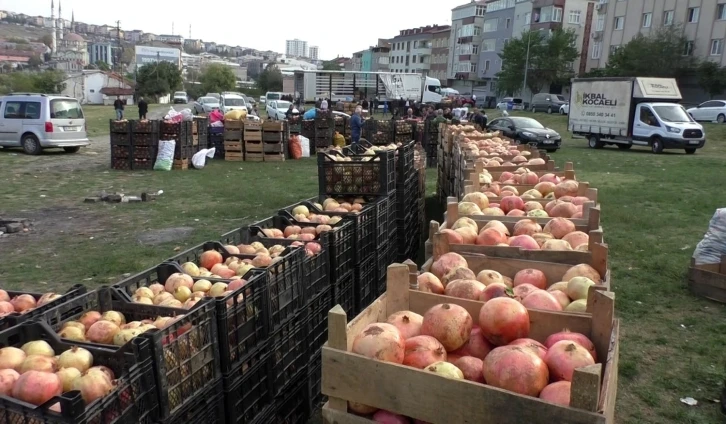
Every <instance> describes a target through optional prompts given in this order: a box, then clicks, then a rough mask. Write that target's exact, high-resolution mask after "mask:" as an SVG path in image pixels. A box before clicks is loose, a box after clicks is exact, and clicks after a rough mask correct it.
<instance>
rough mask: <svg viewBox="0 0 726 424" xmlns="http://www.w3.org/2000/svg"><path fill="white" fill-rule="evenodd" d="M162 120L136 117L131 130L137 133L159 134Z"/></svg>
mask: <svg viewBox="0 0 726 424" xmlns="http://www.w3.org/2000/svg"><path fill="white" fill-rule="evenodd" d="M160 122H161V121H159V120H156V119H154V120H144V121H139V120H137V119H134V120H132V121H131V132H133V133H137V134H158V133H159V123H160Z"/></svg>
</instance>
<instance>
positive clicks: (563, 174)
mask: <svg viewBox="0 0 726 424" xmlns="http://www.w3.org/2000/svg"><path fill="white" fill-rule="evenodd" d="M554 162H555V161H550V162H548V164H549V163H551V164H552V167H551V168H552V169H546V170H540V171H535V170H530V169H529V167H528V166H529V165H527V164H521V165H522V168H526V169H527V170H528V171H530V172H533V173H535V174H537V176H538V177H541V176H543V175H545V174H554V175H556V176H557V177H559V178H560V179H565V180H576V178H575V166H574V164H573V163H572V162H566V163H565V169H564V170H562V171H560V170H558V169H556V168H555V166H554ZM479 163H480V164H481V162H479ZM475 169H476V167H475ZM486 172H488V173H489V175H491V176H492V181H499V180H500V178H501V176H502V174H503V173H504V172H509V171H499V170H497V169H496V168H491V169H487V170H486ZM475 173H476V174H481V173H483V169H482V170H480V171H475ZM471 181H472V183H473V182H474V181H477V178H474V175H473V174H472V179H471ZM502 184H503V183H502ZM507 185H514V184H507Z"/></svg>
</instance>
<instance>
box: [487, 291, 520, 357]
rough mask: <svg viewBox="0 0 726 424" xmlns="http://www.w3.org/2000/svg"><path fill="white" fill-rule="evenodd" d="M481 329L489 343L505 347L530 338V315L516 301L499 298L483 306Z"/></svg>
mask: <svg viewBox="0 0 726 424" xmlns="http://www.w3.org/2000/svg"><path fill="white" fill-rule="evenodd" d="M479 327H481V332H482V334H483V335H484V337H485V338H486V339H487V340H488V341H489V342H491V343H493V344H495V345H498V346H501V345H505V344H507V343H511V342H512V341H514V340H517V339H521V338H523V337H527V336H529V313H528V312H527V308H525V307H524V306H523V305H522V304H521V303H519V302H517V301H516V300H514V299H510V298H507V297H497V298H496V299H492V300H490V301H488V302H487V303H485V304H484V306H482V308H481V311H480V312H479ZM490 355H491V353H490Z"/></svg>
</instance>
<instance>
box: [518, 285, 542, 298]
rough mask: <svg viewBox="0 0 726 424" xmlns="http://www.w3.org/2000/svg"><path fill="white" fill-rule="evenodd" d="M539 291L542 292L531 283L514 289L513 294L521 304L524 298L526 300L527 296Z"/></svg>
mask: <svg viewBox="0 0 726 424" xmlns="http://www.w3.org/2000/svg"><path fill="white" fill-rule="evenodd" d="M537 290H540V289H539V288H537V287H535V286H533V285H531V284H529V283H524V284H520V285H518V286H517V287H515V288H514V289H512V292H513V293H514V298H515V299H517V300H519V301H520V302H521V301H522V300H524V298H526V297H527V296H529V295H530V294H532V293H533V292H535V291H537Z"/></svg>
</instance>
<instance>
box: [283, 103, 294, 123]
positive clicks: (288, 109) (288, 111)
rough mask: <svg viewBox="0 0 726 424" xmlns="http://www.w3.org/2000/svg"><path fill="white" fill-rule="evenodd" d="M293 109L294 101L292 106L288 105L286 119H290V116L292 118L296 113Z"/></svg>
mask: <svg viewBox="0 0 726 424" xmlns="http://www.w3.org/2000/svg"><path fill="white" fill-rule="evenodd" d="M293 110H294V109H293V105H292V103H290V107H288V108H287V110H286V111H285V119H287V120H288V121H289V120H290V118H292V115H293V113H294V112H293Z"/></svg>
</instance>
